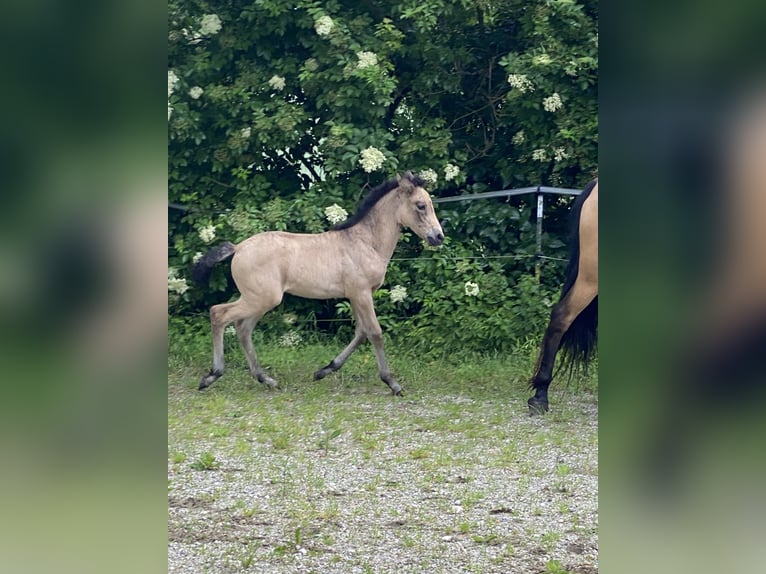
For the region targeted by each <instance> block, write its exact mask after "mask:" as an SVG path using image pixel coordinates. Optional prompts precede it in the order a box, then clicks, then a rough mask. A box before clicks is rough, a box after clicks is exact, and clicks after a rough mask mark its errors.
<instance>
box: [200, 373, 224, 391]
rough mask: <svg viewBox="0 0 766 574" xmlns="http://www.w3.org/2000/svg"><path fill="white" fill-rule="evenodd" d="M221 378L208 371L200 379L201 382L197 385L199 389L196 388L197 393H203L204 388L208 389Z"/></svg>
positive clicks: (217, 374)
mask: <svg viewBox="0 0 766 574" xmlns="http://www.w3.org/2000/svg"><path fill="white" fill-rule="evenodd" d="M220 377H221V374H219V373H214V372H213V371H210V373H208V374H207V375H205V376H204V377H202V380H201V381H200V383H199V387H197V390H198V391H203V390H205V389H206V388H208V387H209V386H210V385H212V384H213V383H214V382H216V381H217V380H218V379H219V378H220Z"/></svg>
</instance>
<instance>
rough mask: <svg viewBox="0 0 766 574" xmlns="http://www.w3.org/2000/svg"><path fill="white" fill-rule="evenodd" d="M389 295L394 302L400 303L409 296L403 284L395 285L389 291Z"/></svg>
mask: <svg viewBox="0 0 766 574" xmlns="http://www.w3.org/2000/svg"><path fill="white" fill-rule="evenodd" d="M388 296H389V297H391V302H392V303H399V302H400V301H404V300H405V299H406V298H407V288H406V287H403V286H402V285H394V286H393V287H391V290H390V291H389V292H388Z"/></svg>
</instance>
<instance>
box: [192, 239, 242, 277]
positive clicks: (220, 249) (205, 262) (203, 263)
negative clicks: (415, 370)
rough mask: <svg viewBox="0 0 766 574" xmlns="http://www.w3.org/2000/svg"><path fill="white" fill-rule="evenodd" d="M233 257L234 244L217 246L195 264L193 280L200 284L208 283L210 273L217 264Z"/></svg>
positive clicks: (225, 243)
mask: <svg viewBox="0 0 766 574" xmlns="http://www.w3.org/2000/svg"><path fill="white" fill-rule="evenodd" d="M232 255H234V244H233V243H231V242H230V241H225V242H224V243H221V244H220V245H216V246H215V247H213V248H212V249H211V250H210V251H208V252H207V253H205V254H204V255H203V256H202V257H200V259H199V261H197V263H195V264H194V268H193V269H192V272H191V276H192V279H194V281H196V282H197V283H200V284H202V283H207V281H208V279H209V278H210V272H211V271H212V270H213V267H214V266H215V264H216V263H220V262H221V261H224V260H225V259H228V258H229V257H231V256H232Z"/></svg>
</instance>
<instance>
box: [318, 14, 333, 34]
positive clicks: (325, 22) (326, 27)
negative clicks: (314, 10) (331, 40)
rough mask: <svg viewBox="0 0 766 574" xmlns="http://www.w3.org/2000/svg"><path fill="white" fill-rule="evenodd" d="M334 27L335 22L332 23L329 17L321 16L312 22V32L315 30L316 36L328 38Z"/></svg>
mask: <svg viewBox="0 0 766 574" xmlns="http://www.w3.org/2000/svg"><path fill="white" fill-rule="evenodd" d="M334 27H335V22H333V21H332V18H330V17H329V16H322V17H321V18H319V20H317V21H316V22H314V30H316V32H317V34H319V35H320V36H328V35H329V34H330V32H332V29H333V28H334Z"/></svg>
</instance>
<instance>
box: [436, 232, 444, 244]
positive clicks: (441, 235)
mask: <svg viewBox="0 0 766 574" xmlns="http://www.w3.org/2000/svg"><path fill="white" fill-rule="evenodd" d="M436 241H438V242H439V243H441V242H442V241H444V235H443V234H442V233H437V234H436Z"/></svg>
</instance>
